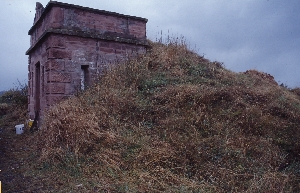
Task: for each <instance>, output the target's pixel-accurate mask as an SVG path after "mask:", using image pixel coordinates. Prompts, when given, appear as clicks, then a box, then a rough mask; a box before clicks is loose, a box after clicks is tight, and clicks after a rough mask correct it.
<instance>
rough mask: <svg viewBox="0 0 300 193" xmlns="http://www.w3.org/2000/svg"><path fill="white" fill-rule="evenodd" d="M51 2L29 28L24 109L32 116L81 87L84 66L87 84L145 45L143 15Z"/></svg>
mask: <svg viewBox="0 0 300 193" xmlns="http://www.w3.org/2000/svg"><path fill="white" fill-rule="evenodd" d="M49 4H50V6H47V7H46V8H45V11H44V12H43V13H42V15H41V17H40V18H37V19H35V23H34V26H33V27H32V28H31V29H30V31H29V34H30V35H31V48H30V49H29V50H28V51H27V54H28V55H29V66H28V70H29V73H28V85H29V96H28V110H29V116H30V118H31V119H33V118H34V116H35V111H40V117H41V119H42V117H43V115H44V112H45V110H46V109H47V108H49V106H51V105H53V104H55V103H57V102H59V101H60V100H61V99H63V98H66V97H69V96H71V95H73V94H74V93H76V92H77V91H78V90H80V88H81V83H82V82H81V73H82V66H83V67H84V68H87V67H88V68H87V74H88V82H89V83H90V84H91V83H92V82H93V81H94V80H95V79H96V78H97V76H99V75H101V73H102V72H103V70H105V69H106V68H108V67H109V66H110V65H113V64H115V63H116V62H118V61H120V60H122V59H124V58H127V57H129V56H132V54H136V53H140V52H145V49H146V48H145V44H144V43H143V42H145V40H146V22H147V21H146V20H143V19H137V18H135V17H131V16H124V15H120V14H117V13H109V12H105V11H99V10H94V9H90V8H80V7H79V8H78V6H73V5H68V4H62V3H58V4H57V2H56V3H54V2H52V3H51V2H49ZM49 4H48V5H49ZM39 15H40V13H39ZM53 29H54V30H53ZM86 33H88V35H86ZM137 42H138V43H137ZM37 63H39V64H40V67H39V70H40V76H39V77H40V85H37V84H36V77H37V74H36V64H37ZM38 89H39V90H40V94H39V95H38V97H37V95H36V90H38ZM37 98H39V99H40V100H38V101H40V108H39V109H37V107H36V102H37V100H36V99H37Z"/></svg>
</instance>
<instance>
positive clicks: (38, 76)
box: [34, 63, 41, 112]
mask: <svg viewBox="0 0 300 193" xmlns="http://www.w3.org/2000/svg"><path fill="white" fill-rule="evenodd" d="M40 68H41V65H40V63H37V64H36V65H35V93H34V94H35V96H34V101H35V105H34V106H35V112H38V111H40V108H41V102H40V94H41V90H40V88H41V70H40Z"/></svg>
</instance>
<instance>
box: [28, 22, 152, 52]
mask: <svg viewBox="0 0 300 193" xmlns="http://www.w3.org/2000/svg"><path fill="white" fill-rule="evenodd" d="M49 34H61V35H71V36H78V37H84V38H93V39H99V40H106V41H114V42H120V43H127V44H134V45H142V46H148V42H147V40H146V39H145V40H140V39H136V38H133V37H122V34H117V33H116V34H114V33H108V34H105V33H104V34H100V33H96V32H91V31H82V30H74V29H58V28H49V29H47V30H46V31H45V32H44V33H43V34H42V35H41V36H40V37H39V39H38V40H37V41H36V43H35V44H33V45H32V46H31V47H30V48H29V49H28V50H27V51H26V55H29V54H30V52H31V51H32V50H34V49H35V47H36V46H37V45H38V44H39V43H40V42H41V41H42V40H43V39H44V38H46V37H47V36H48V35H49Z"/></svg>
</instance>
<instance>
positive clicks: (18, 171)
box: [0, 126, 38, 193]
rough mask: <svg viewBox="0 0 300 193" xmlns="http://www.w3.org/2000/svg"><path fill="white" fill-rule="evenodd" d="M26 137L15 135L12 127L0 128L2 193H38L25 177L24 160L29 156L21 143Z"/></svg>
mask: <svg viewBox="0 0 300 193" xmlns="http://www.w3.org/2000/svg"><path fill="white" fill-rule="evenodd" d="M28 135H29V133H24V134H21V135H17V134H16V131H15V128H14V126H11V127H7V128H0V170H1V171H0V181H1V182H2V192H3V193H9V192H38V189H36V190H33V189H32V188H31V187H33V186H32V185H33V184H32V179H31V178H29V177H27V176H26V175H25V173H26V172H27V170H26V162H25V159H27V158H28V157H29V156H30V155H29V154H28V151H27V150H28V148H27V145H26V144H24V143H23V142H24V141H25V138H26V137H28Z"/></svg>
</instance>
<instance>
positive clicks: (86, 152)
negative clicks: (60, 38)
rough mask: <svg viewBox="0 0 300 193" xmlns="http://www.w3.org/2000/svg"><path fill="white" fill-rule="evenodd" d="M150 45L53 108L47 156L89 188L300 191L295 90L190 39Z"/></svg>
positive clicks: (42, 141) (43, 154)
mask: <svg viewBox="0 0 300 193" xmlns="http://www.w3.org/2000/svg"><path fill="white" fill-rule="evenodd" d="M150 44H151V46H152V48H151V50H149V52H148V53H147V54H145V55H142V56H139V57H137V58H135V59H133V60H130V61H127V62H126V63H125V64H123V65H118V66H116V67H115V68H113V69H112V70H110V71H108V72H106V73H105V74H104V75H103V76H101V77H100V78H99V82H98V83H96V84H95V85H94V86H93V87H92V88H90V89H89V90H87V91H86V92H84V93H82V94H81V95H79V96H74V97H72V98H70V99H68V100H66V101H63V102H61V103H60V104H58V105H56V106H54V107H52V108H51V109H50V110H49V112H48V113H47V115H46V117H45V120H44V123H43V126H42V128H41V130H40V131H39V134H38V135H37V137H38V140H37V141H39V143H38V147H39V149H40V159H41V163H45V162H47V163H48V162H49V163H50V165H55V164H58V165H59V164H61V163H67V164H69V166H72V167H74V168H79V169H78V170H76V171H77V172H78V173H79V174H80V175H79V176H80V179H82V180H83V183H84V184H83V187H84V188H85V190H86V191H92V190H97V191H100V192H101V191H107V192H297V191H300V188H299V182H300V181H299V178H300V175H299V170H300V168H299V164H298V163H299V161H300V156H299V154H298V153H299V150H300V148H299V147H300V144H299V137H300V130H299V125H300V109H299V105H300V101H299V97H298V96H297V95H295V94H294V93H295V92H294V93H292V92H290V91H288V90H286V89H283V88H282V87H280V86H278V85H277V84H276V82H275V81H274V80H272V77H271V76H269V75H266V74H264V73H260V72H256V71H248V72H247V73H239V74H237V73H233V72H230V71H228V70H226V69H225V68H223V66H222V64H221V63H218V62H210V61H209V60H207V59H205V58H203V57H201V56H199V55H197V54H195V53H193V52H192V51H190V50H188V49H187V47H186V45H184V44H179V43H177V42H169V43H168V44H167V45H163V44H160V43H150ZM70 155H72V156H73V157H74V159H73V160H71V162H67V161H66V160H70V159H69V158H70ZM78 164H79V165H78ZM47 172H50V171H49V170H47ZM53 175H55V174H54V173H53Z"/></svg>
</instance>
